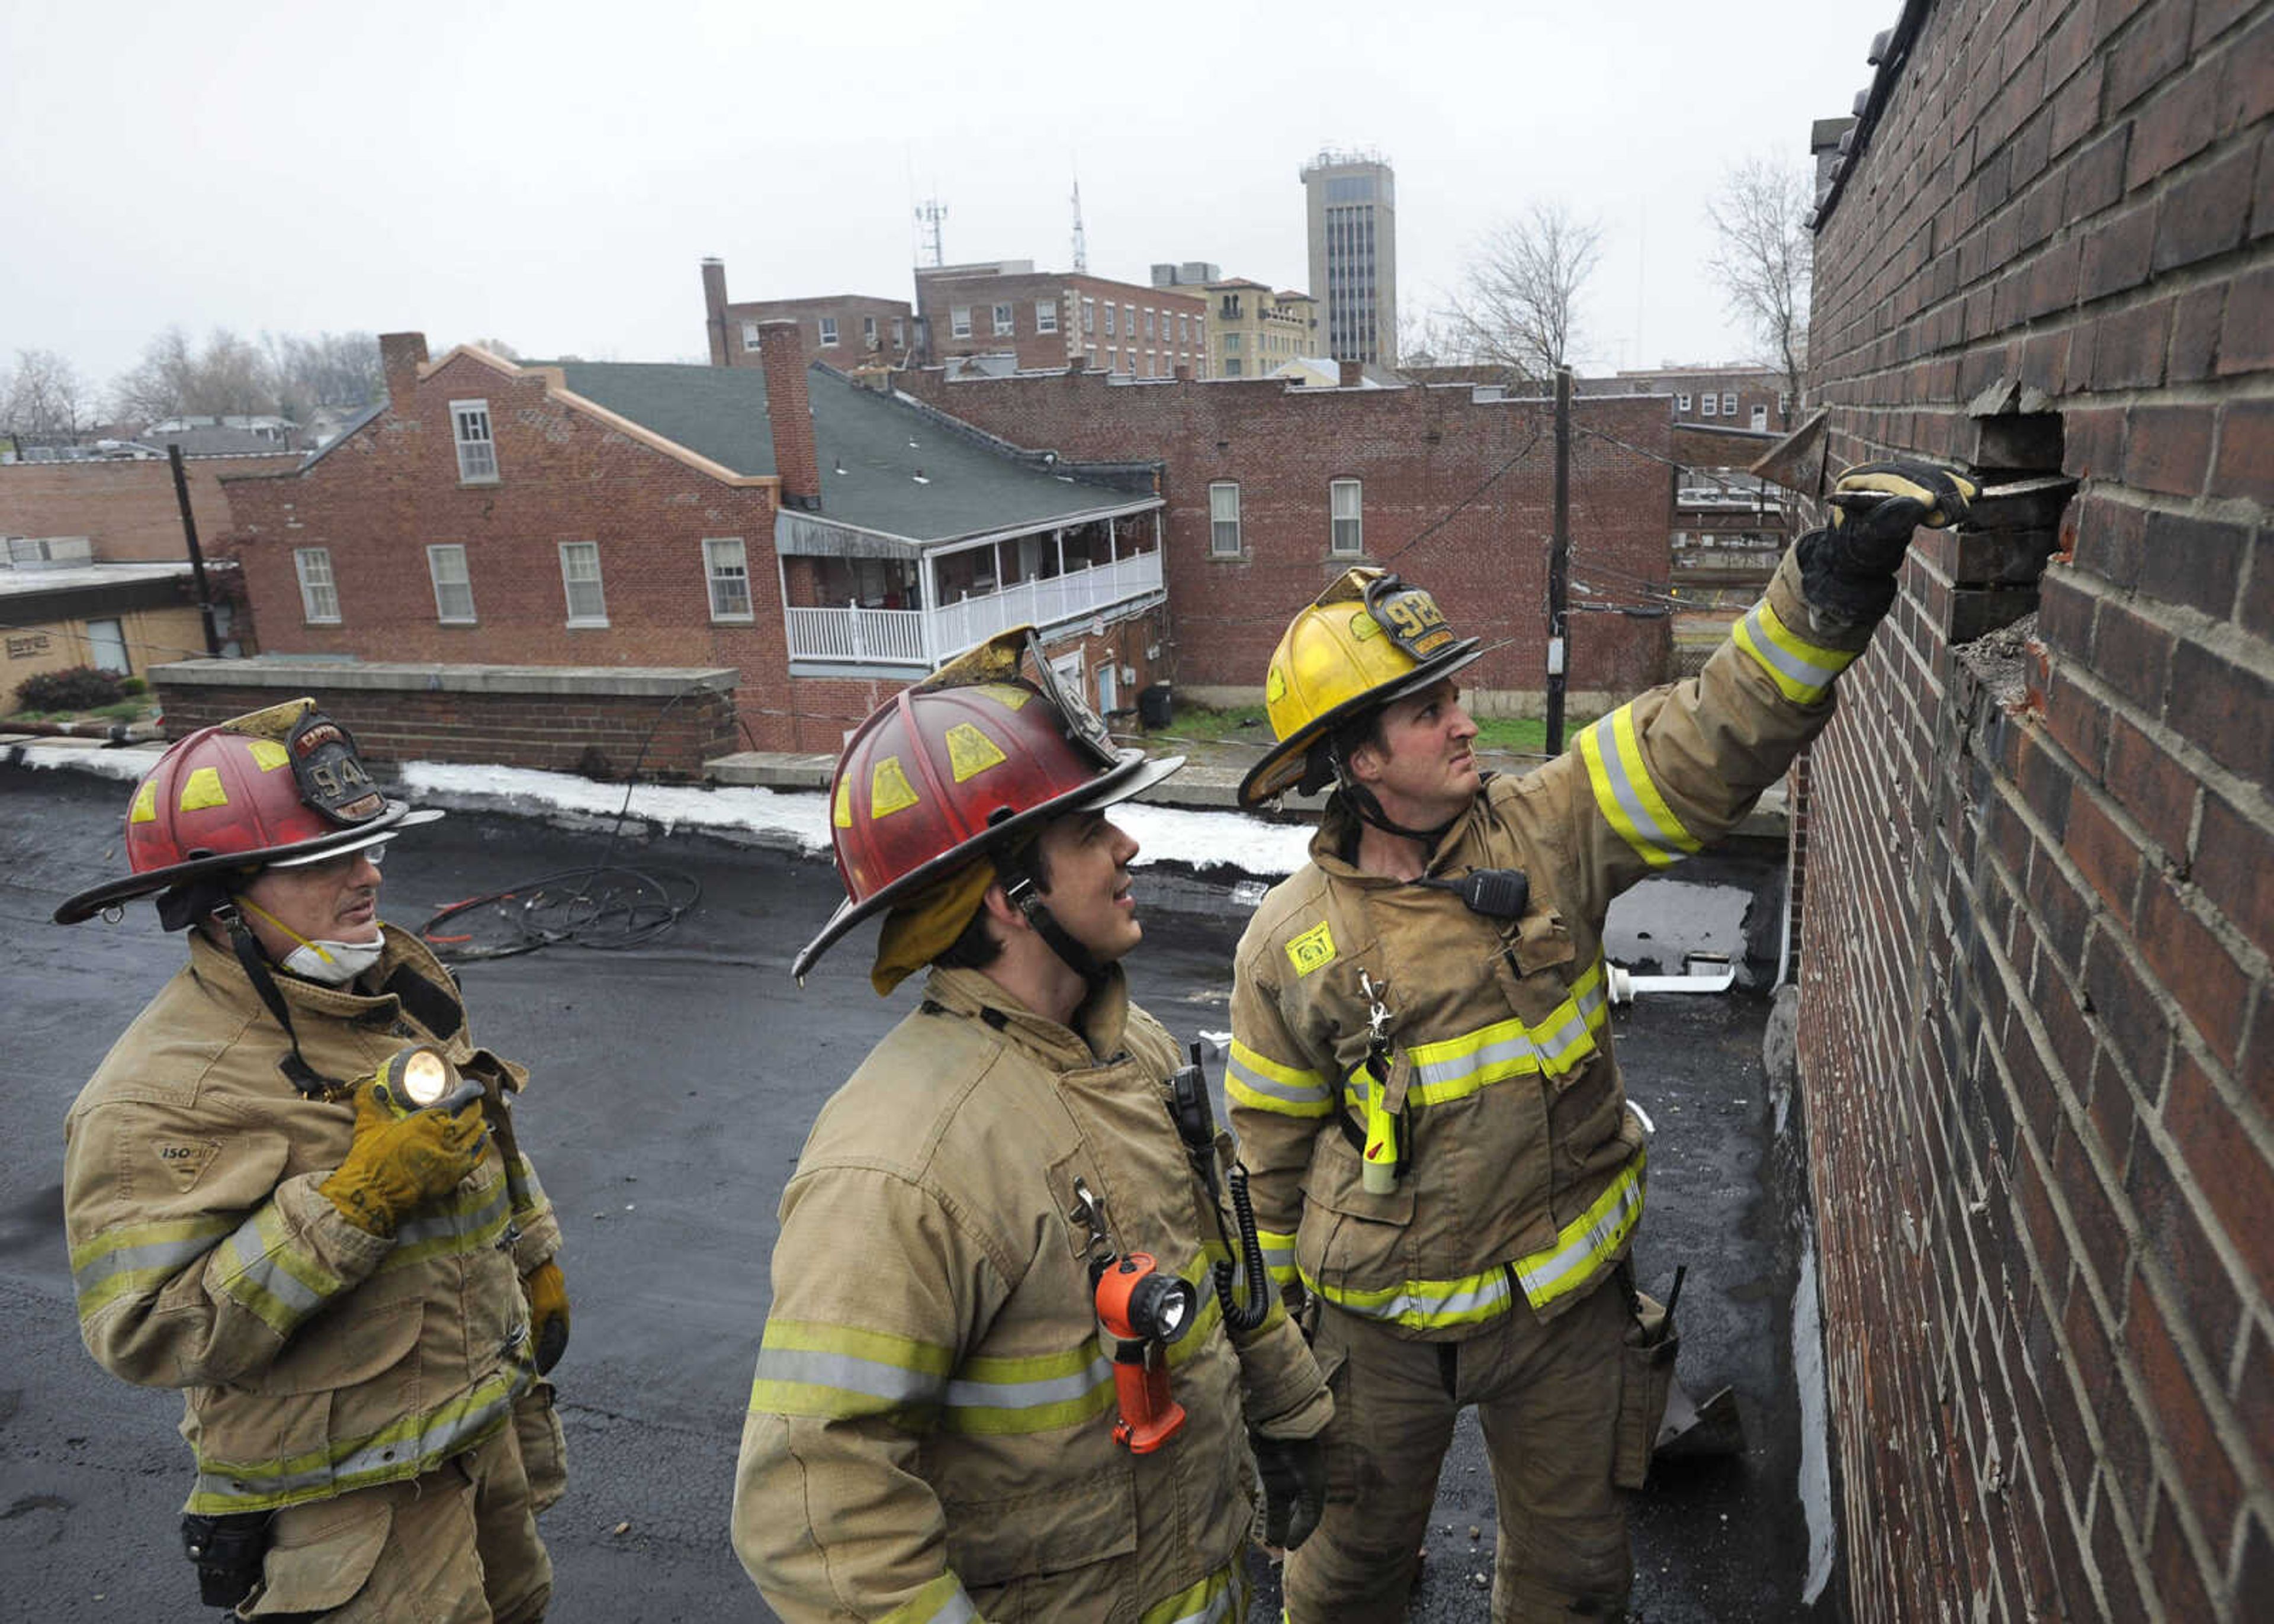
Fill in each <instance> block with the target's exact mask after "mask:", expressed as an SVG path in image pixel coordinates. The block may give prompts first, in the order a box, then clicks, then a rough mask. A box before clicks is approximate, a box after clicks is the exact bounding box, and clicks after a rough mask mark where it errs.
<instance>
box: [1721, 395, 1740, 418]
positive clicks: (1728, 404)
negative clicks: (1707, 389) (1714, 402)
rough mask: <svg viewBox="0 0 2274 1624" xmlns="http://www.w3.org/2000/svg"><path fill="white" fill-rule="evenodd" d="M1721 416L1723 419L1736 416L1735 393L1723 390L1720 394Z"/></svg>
mask: <svg viewBox="0 0 2274 1624" xmlns="http://www.w3.org/2000/svg"><path fill="white" fill-rule="evenodd" d="M1721 415H1722V416H1723V417H1736V415H1737V396H1736V391H1734V390H1729V389H1725V390H1723V391H1722V392H1721Z"/></svg>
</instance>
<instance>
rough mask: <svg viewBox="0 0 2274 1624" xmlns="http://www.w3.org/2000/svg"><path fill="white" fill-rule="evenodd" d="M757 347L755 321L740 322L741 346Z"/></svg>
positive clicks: (754, 348) (753, 348)
mask: <svg viewBox="0 0 2274 1624" xmlns="http://www.w3.org/2000/svg"><path fill="white" fill-rule="evenodd" d="M757 347H758V324H757V322H755V321H745V322H744V323H742V348H743V349H745V350H756V349H757Z"/></svg>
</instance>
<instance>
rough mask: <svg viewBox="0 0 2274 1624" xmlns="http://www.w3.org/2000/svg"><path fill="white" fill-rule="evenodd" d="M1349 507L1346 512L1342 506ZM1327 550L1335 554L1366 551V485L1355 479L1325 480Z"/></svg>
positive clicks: (1354, 555) (1349, 555) (1355, 555)
mask: <svg viewBox="0 0 2274 1624" xmlns="http://www.w3.org/2000/svg"><path fill="white" fill-rule="evenodd" d="M1344 508H1348V509H1349V511H1348V512H1347V513H1345V512H1344ZM1327 551H1328V552H1329V553H1331V554H1333V555H1334V556H1335V557H1336V558H1358V557H1361V556H1363V555H1364V553H1365V552H1366V486H1365V484H1364V482H1363V481H1361V480H1357V479H1332V480H1329V481H1328V482H1327Z"/></svg>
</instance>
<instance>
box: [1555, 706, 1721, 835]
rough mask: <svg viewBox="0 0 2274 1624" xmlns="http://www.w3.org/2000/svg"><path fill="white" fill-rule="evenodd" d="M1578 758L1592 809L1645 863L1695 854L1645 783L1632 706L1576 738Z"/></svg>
mask: <svg viewBox="0 0 2274 1624" xmlns="http://www.w3.org/2000/svg"><path fill="white" fill-rule="evenodd" d="M1579 754H1580V756H1582V758H1584V759H1585V762H1586V763H1587V782H1588V783H1589V785H1590V786H1592V787H1593V790H1594V792H1595V805H1596V808H1598V809H1599V810H1600V812H1601V813H1602V815H1603V817H1604V819H1605V821H1606V822H1608V823H1609V824H1610V825H1611V827H1612V828H1614V829H1615V830H1617V831H1619V833H1620V834H1621V835H1622V836H1623V837H1624V838H1625V839H1626V842H1627V844H1628V845H1629V846H1632V847H1634V849H1635V850H1636V852H1637V853H1639V854H1640V855H1641V857H1642V860H1643V861H1645V862H1646V863H1648V864H1650V866H1651V867H1653V868H1667V867H1668V866H1670V865H1671V864H1673V863H1675V862H1678V861H1681V860H1682V859H1683V858H1684V857H1686V856H1688V855H1689V854H1690V853H1692V852H1694V851H1697V850H1698V846H1699V842H1698V838H1697V837H1696V836H1695V835H1692V834H1691V833H1690V831H1688V830H1687V829H1684V828H1683V826H1682V820H1681V819H1680V818H1678V817H1676V816H1674V810H1673V808H1670V807H1668V805H1667V804H1666V797H1665V796H1663V795H1661V794H1660V793H1659V790H1658V786H1657V784H1656V783H1654V782H1653V780H1652V778H1651V776H1650V768H1649V765H1648V764H1647V763H1645V761H1644V759H1643V754H1642V741H1641V740H1640V739H1639V738H1638V736H1637V735H1636V733H1635V726H1634V707H1633V706H1632V705H1630V704H1629V705H1621V706H1620V707H1619V708H1618V709H1617V710H1615V711H1612V712H1611V713H1610V715H1608V716H1607V717H1605V718H1603V719H1602V720H1601V721H1600V722H1598V723H1596V724H1595V725H1594V726H1593V727H1590V728H1589V729H1587V731H1586V732H1585V733H1581V734H1580V735H1579Z"/></svg>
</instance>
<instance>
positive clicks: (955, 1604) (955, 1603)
mask: <svg viewBox="0 0 2274 1624" xmlns="http://www.w3.org/2000/svg"><path fill="white" fill-rule="evenodd" d="M978 1616H979V1609H978V1608H976V1607H975V1606H973V1605H971V1598H969V1597H968V1596H966V1595H965V1594H964V1593H963V1591H962V1590H960V1589H959V1590H957V1591H956V1592H955V1594H954V1595H953V1596H951V1597H949V1598H947V1599H946V1600H945V1601H944V1602H942V1603H940V1605H939V1611H938V1612H937V1613H933V1614H932V1615H931V1617H930V1619H929V1620H926V1624H971V1620H974V1619H975V1618H977V1617H978Z"/></svg>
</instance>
